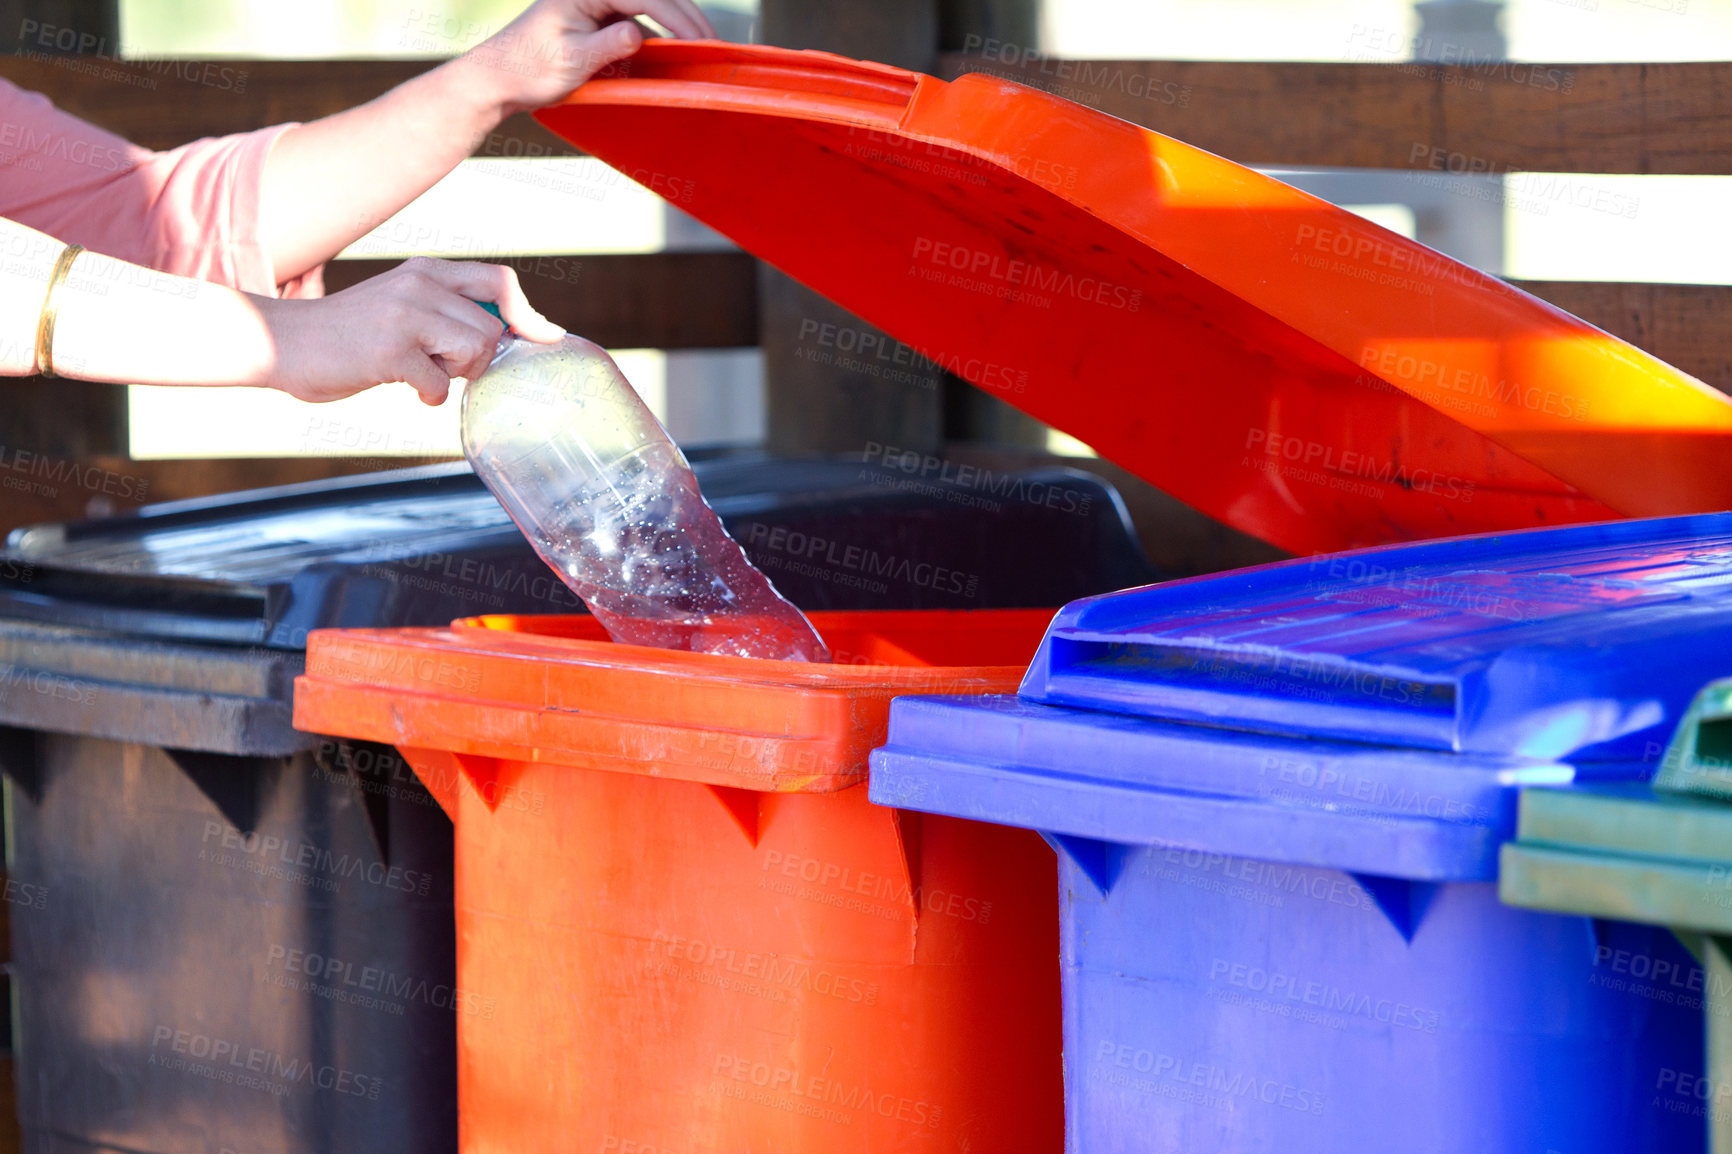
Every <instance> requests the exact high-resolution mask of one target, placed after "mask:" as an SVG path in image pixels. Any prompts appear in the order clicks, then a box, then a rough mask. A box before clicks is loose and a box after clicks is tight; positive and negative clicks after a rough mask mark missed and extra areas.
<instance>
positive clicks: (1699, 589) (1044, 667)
mask: <svg viewBox="0 0 1732 1154" xmlns="http://www.w3.org/2000/svg"><path fill="white" fill-rule="evenodd" d="M1721 673H1732V515H1727V514H1712V515H1704V516H1696V517H1681V518H1666V519H1656V520H1647V521H1629V522H1616V523H1609V524H1602V525H1587V526H1574V527H1569V528H1562V529H1545V530H1536V531H1529V532H1524V533H1514V534H1500V535H1494V536H1482V537H1472V538H1461V539H1456V540H1450V541H1439V542H1431V543H1427V544H1422V545H1404V546H1396V547H1389V548H1382V549H1376V550H1366V551H1361V552H1356V553H1348V554H1338V555H1334V556H1327V557H1319V558H1315V559H1309V560H1301V561H1294V562H1284V563H1281V564H1278V565H1271V566H1265V567H1262V568H1259V569H1253V570H1243V571H1240V572H1236V573H1230V574H1223V575H1218V576H1211V577H1203V578H1195V579H1191V580H1186V581H1176V582H1172V583H1169V584H1166V585H1161V586H1152V587H1148V588H1143V589H1135V590H1129V591H1126V592H1123V593H1116V594H1110V595H1108V596H1104V597H1095V598H1091V599H1088V600H1084V601H1078V602H1075V603H1073V604H1071V605H1069V606H1067V607H1066V608H1065V609H1064V610H1063V611H1061V612H1060V613H1059V615H1058V617H1057V618H1056V619H1055V620H1054V622H1053V624H1052V625H1051V627H1050V628H1049V630H1048V634H1047V638H1046V640H1045V642H1044V643H1043V645H1042V647H1041V650H1040V652H1039V654H1038V655H1037V657H1036V658H1035V661H1034V664H1033V665H1032V666H1031V668H1030V670H1029V673H1028V676H1027V678H1026V679H1025V681H1024V684H1023V687H1022V691H1021V695H1020V696H1018V697H1001V698H939V697H927V698H901V699H899V700H897V701H896V702H895V703H894V705H893V706H892V709H891V716H890V734H889V741H888V744H887V745H886V746H885V747H884V748H883V749H881V750H878V751H876V752H875V753H874V754H873V756H872V779H871V787H870V788H871V796H872V799H873V800H874V801H876V802H879V803H881V804H887V805H896V806H901V807H904V808H909V809H919V810H927V811H930V812H935V813H945V814H952V815H955V816H960V817H969V818H975V819H978V820H984V821H996V822H1001V823H1006V824H1012V825H1022V826H1027V827H1029V828H1033V829H1037V830H1040V831H1041V832H1042V833H1045V834H1047V835H1048V837H1049V840H1052V841H1053V842H1054V844H1055V845H1057V846H1059V848H1061V849H1062V850H1064V852H1066V853H1067V854H1068V855H1069V856H1070V857H1071V858H1072V859H1073V860H1075V861H1076V862H1077V864H1078V865H1079V866H1080V867H1081V868H1083V870H1084V871H1085V872H1086V873H1088V874H1089V876H1091V877H1093V878H1094V879H1095V880H1096V882H1097V883H1099V884H1100V885H1101V886H1102V888H1103V889H1104V888H1106V887H1107V886H1109V885H1110V884H1111V882H1112V879H1113V877H1114V876H1115V873H1116V869H1117V866H1116V864H1115V863H1116V862H1117V861H1118V860H1119V858H1120V857H1121V856H1122V853H1123V847H1125V846H1130V845H1166V846H1182V847H1191V848H1193V849H1196V850H1198V851H1202V852H1206V853H1210V854H1219V855H1230V856H1233V857H1237V858H1245V859H1253V860H1256V861H1264V862H1282V863H1292V864H1295V865H1309V866H1320V867H1324V868H1332V869H1341V870H1347V871H1351V872H1354V873H1356V874H1359V875H1361V878H1360V880H1361V882H1362V884H1365V885H1366V886H1367V888H1370V889H1373V890H1374V892H1376V893H1377V896H1378V900H1379V901H1380V902H1385V904H1386V908H1391V909H1400V908H1407V907H1408V905H1409V904H1410V900H1411V895H1410V894H1409V893H1408V891H1407V889H1405V888H1403V887H1406V886H1408V885H1409V884H1410V883H1431V882H1439V881H1450V880H1455V881H1462V880H1491V879H1493V878H1495V877H1496V876H1497V850H1498V846H1499V844H1500V843H1501V842H1503V841H1505V840H1507V839H1508V838H1509V837H1510V836H1511V835H1512V834H1513V832H1514V816H1515V798H1516V791H1517V789H1518V788H1519V787H1521V786H1525V785H1542V784H1547V785H1557V784H1565V783H1569V782H1574V781H1587V780H1594V781H1599V780H1631V779H1637V780H1640V779H1645V778H1647V777H1649V776H1651V774H1652V772H1653V770H1654V768H1655V766H1656V765H1657V764H1658V760H1659V757H1660V755H1661V753H1662V752H1663V750H1664V747H1665V744H1666V740H1667V738H1668V737H1669V735H1670V731H1671V728H1672V727H1673V726H1675V725H1676V724H1677V721H1678V719H1679V718H1680V717H1681V716H1682V715H1683V713H1684V711H1685V710H1686V708H1687V707H1688V706H1689V703H1690V700H1691V698H1692V696H1693V695H1694V693H1695V691H1696V690H1697V689H1698V688H1700V686H1701V685H1702V684H1703V683H1704V682H1706V681H1708V680H1710V679H1711V678H1713V677H1714V676H1715V675H1716V674H1721ZM1389 879H1400V881H1399V884H1398V883H1397V882H1393V881H1390V880H1389ZM1386 883H1387V884H1386ZM1379 886H1382V887H1384V888H1383V890H1377V887H1379ZM1390 887H1394V888H1393V889H1391V888H1390ZM1386 899H1387V901H1386ZM1392 916H1394V915H1393V914H1392Z"/></svg>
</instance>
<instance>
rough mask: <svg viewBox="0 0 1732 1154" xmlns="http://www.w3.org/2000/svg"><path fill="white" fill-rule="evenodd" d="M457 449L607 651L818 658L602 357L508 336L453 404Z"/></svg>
mask: <svg viewBox="0 0 1732 1154" xmlns="http://www.w3.org/2000/svg"><path fill="white" fill-rule="evenodd" d="M463 451H464V454H465V455H466V456H468V458H469V463H470V464H471V465H472V466H473V467H474V469H475V472H476V473H477V474H478V475H479V476H480V477H481V479H482V481H483V482H485V483H486V485H487V487H488V488H489V489H491V490H492V491H493V495H494V496H495V497H498V498H499V503H500V504H501V505H503V506H505V511H506V512H507V513H509V514H511V519H512V520H513V521H515V522H517V526H518V528H520V529H522V530H523V532H524V535H525V536H527V537H528V538H529V541H530V544H532V545H534V546H535V551H536V552H537V553H539V554H541V558H542V560H544V561H546V562H547V563H548V564H549V565H551V566H552V567H553V568H554V570H555V571H556V572H558V573H559V574H560V576H561V577H562V578H563V579H564V580H565V583H566V584H567V585H569V586H571V588H572V590H573V591H574V592H576V593H577V595H578V596H579V597H581V598H583V601H584V604H586V605H588V606H589V609H590V612H591V613H593V614H595V616H596V618H597V619H598V620H599V621H600V622H601V623H602V625H604V626H605V627H606V628H607V631H608V633H610V634H611V635H612V636H613V639H614V640H615V641H617V642H621V643H624V644H628V645H653V646H656V647H659V648H663V649H684V650H691V651H694V652H699V653H726V654H732V655H734V656H739V657H763V658H770V659H772V660H783V661H826V660H828V658H829V655H828V652H827V651H826V649H825V647H824V642H823V641H822V639H820V638H819V636H818V634H817V632H816V631H815V630H814V629H813V628H812V625H811V623H810V622H808V621H807V620H806V618H805V616H804V615H803V614H802V613H801V612H800V611H799V610H798V609H796V608H794V606H793V605H792V604H790V603H789V602H788V601H787V600H786V599H785V598H783V597H782V595H781V594H780V593H777V592H776V590H775V588H774V587H773V586H772V585H771V584H770V582H769V579H768V578H766V577H765V576H764V575H763V574H762V573H760V572H759V571H758V570H757V569H756V568H754V567H753V566H752V563H751V562H750V561H748V560H746V555H745V553H743V552H742V551H741V550H740V547H739V545H738V544H737V543H735V541H734V539H733V538H732V537H729V536H728V533H727V530H726V529H724V528H722V523H721V520H720V519H719V518H718V517H717V516H716V514H715V511H714V510H713V509H711V508H710V506H709V502H707V501H705V500H704V497H703V494H702V493H700V492H699V491H698V483H697V478H695V477H694V476H693V475H692V469H691V466H690V465H689V464H687V463H686V458H685V454H683V453H681V452H680V450H679V447H678V446H677V445H675V444H674V443H673V441H672V440H670V439H669V438H668V435H667V432H666V430H664V429H663V428H662V426H661V422H660V421H658V420H656V418H655V414H654V413H652V412H650V411H649V407H648V406H647V405H645V404H644V403H643V400H642V399H641V398H640V397H639V396H638V395H637V391H636V390H635V389H633V388H632V387H631V385H630V384H629V383H628V382H627V381H626V379H625V377H624V375H622V374H621V373H620V371H619V366H617V365H615V364H614V362H613V358H612V357H610V356H608V355H607V353H606V352H605V351H604V350H603V349H601V348H599V347H598V346H596V345H593V344H591V343H590V342H589V341H586V340H584V339H582V338H581V337H575V336H568V337H566V338H565V339H564V340H563V341H561V342H560V343H559V344H556V345H542V344H535V343H532V342H530V341H526V340H523V339H521V338H519V337H517V336H515V335H513V334H511V333H510V332H509V331H507V333H506V336H505V338H504V339H503V340H501V341H500V344H499V352H498V354H497V355H496V356H495V357H494V359H493V364H492V365H491V367H489V368H488V370H487V372H485V373H483V374H482V375H481V376H480V377H479V378H478V379H476V380H474V381H472V382H470V384H469V387H468V389H467V390H465V392H464V394H463Z"/></svg>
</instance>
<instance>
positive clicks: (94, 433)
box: [0, 0, 127, 458]
mask: <svg viewBox="0 0 1732 1154" xmlns="http://www.w3.org/2000/svg"><path fill="white" fill-rule="evenodd" d="M0 49H3V50H4V51H5V52H8V53H28V54H32V55H42V56H109V57H117V56H119V55H120V4H119V0H0ZM126 449H127V438H126V390H125V389H123V388H117V387H116V386H114V385H102V384H93V383H91V382H88V381H68V380H55V381H47V380H44V379H43V378H41V377H20V378H14V379H11V380H0V452H5V453H15V452H17V451H19V450H23V451H25V452H29V453H37V454H42V455H44V456H53V457H61V458H75V457H83V456H90V455H93V454H97V453H125V452H126Z"/></svg>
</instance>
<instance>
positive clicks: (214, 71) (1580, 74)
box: [0, 44, 1732, 174]
mask: <svg viewBox="0 0 1732 1154" xmlns="http://www.w3.org/2000/svg"><path fill="white" fill-rule="evenodd" d="M1343 54H1344V55H1351V54H1352V46H1351V45H1350V44H1344V46H1343ZM1016 59H1017V61H1018V62H1017V63H1012V64H1007V63H1003V62H1001V61H999V60H997V59H987V58H983V57H980V56H969V55H964V54H961V53H950V54H946V55H945V56H943V57H941V60H940V67H939V72H940V75H943V76H946V77H950V78H954V77H956V76H958V75H961V74H962V73H965V72H989V73H992V74H993V75H998V76H1003V77H1005V78H1007V79H1011V80H1017V81H1020V82H1022V83H1026V84H1030V85H1032V86H1034V87H1037V88H1042V89H1045V90H1047V91H1050V92H1054V93H1056V94H1058V95H1061V96H1064V97H1066V98H1068V99H1072V100H1076V101H1077V102H1079V103H1082V104H1087V105H1089V106H1091V107H1094V108H1098V109H1100V110H1102V111H1103V112H1108V113H1111V114H1112V115H1114V116H1120V117H1123V118H1124V119H1126V120H1131V121H1134V122H1136V123H1138V124H1143V125H1147V126H1148V127H1151V128H1154V129H1157V130H1159V131H1162V132H1166V133H1168V134H1170V135H1173V136H1177V137H1178V138H1180V139H1181V140H1185V141H1188V142H1189V143H1191V144H1195V145H1197V146H1198V147H1200V148H1206V149H1209V150H1210V151H1211V152H1217V153H1220V154H1221V155H1223V156H1228V157H1231V158H1232V159H1234V160H1237V161H1239V162H1241V163H1243V164H1296V165H1316V166H1335V165H1340V166H1347V167H1367V168H1403V169H1430V168H1436V169H1439V170H1441V171H1459V170H1462V169H1467V168H1472V169H1476V170H1489V171H1492V172H1503V171H1509V170H1525V171H1535V172H1570V173H1585V172H1592V173H1617V172H1629V173H1716V174H1732V62H1725V61H1710V62H1688V63H1666V64H1528V63H1523V62H1512V61H1493V62H1486V63H1467V64H1428V63H1417V62H1407V63H1358V62H1344V63H1292V62H1272V63H1271V62H1260V61H1195V60H1183V61H1173V60H1060V59H1055V58H1051V57H1034V58H1032V59H1030V60H1028V61H1026V62H1021V58H1020V56H1017V57H1016ZM435 63H437V62H436V61H428V60H155V61H117V60H111V59H107V58H103V57H49V56H35V55H20V56H5V57H0V76H5V77H6V78H8V79H10V80H12V81H13V82H15V83H17V84H19V85H22V86H23V87H26V88H33V89H36V90H38V91H42V92H45V93H47V94H48V95H49V96H50V97H52V98H53V99H54V100H55V101H56V102H57V103H58V104H60V105H61V106H62V107H64V108H66V109H68V110H69V111H72V112H75V113H77V114H78V115H80V116H83V117H85V118H87V119H89V120H92V121H94V122H95V123H97V124H100V125H102V126H103V127H105V128H109V129H112V130H114V131H116V132H119V133H121V134H122V135H124V136H126V137H128V138H129V139H132V140H136V141H137V142H138V143H140V144H143V145H146V146H148V147H151V148H165V147H172V146H173V145H177V144H182V143H185V142H186V141H188V140H192V139H195V138H197V137H200V136H213V135H222V134H225V133H230V132H242V131H247V130H249V129H254V128H261V127H264V126H265V125H268V124H276V123H279V122H281V121H284V120H311V119H314V118H316V117H319V116H324V115H327V114H329V113H332V112H338V111H341V110H342V109H344V108H348V107H351V106H353V105H355V104H359V103H361V102H363V101H366V100H370V99H372V98H373V97H374V96H377V95H379V94H380V93H381V92H384V91H385V90H386V89H388V88H390V87H392V86H393V85H395V84H398V83H400V82H402V81H404V80H407V79H408V78H409V77H411V76H414V75H416V74H418V73H420V72H422V71H424V70H425V69H427V68H429V67H431V66H432V65H433V64H435ZM573 152H574V150H573V149H572V148H571V147H570V146H569V145H566V144H565V143H564V142H562V141H560V140H559V139H558V138H557V137H554V136H553V135H552V134H550V133H548V132H546V131H545V130H543V129H542V128H541V127H540V126H538V125H536V124H535V123H534V122H533V121H531V120H530V119H529V118H528V117H527V116H518V117H514V118H512V119H511V120H510V121H507V122H506V124H505V125H504V126H502V127H501V129H500V130H499V132H498V133H496V134H495V136H494V137H493V138H491V139H490V140H488V141H487V142H484V143H483V145H482V146H481V148H480V149H479V150H478V155H524V154H526V153H527V154H530V155H571V154H573Z"/></svg>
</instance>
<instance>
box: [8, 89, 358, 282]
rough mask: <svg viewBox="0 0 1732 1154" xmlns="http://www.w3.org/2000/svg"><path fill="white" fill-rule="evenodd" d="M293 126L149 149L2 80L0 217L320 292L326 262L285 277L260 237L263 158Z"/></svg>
mask: <svg viewBox="0 0 1732 1154" xmlns="http://www.w3.org/2000/svg"><path fill="white" fill-rule="evenodd" d="M292 127H294V126H293V125H291V124H279V125H277V126H275V127H273V128H264V129H260V130H259V131H257V132H248V133H242V134H240V135H237V136H224V137H219V138H216V139H207V140H195V141H194V142H193V143H191V144H187V145H183V146H181V147H180V148H175V149H171V150H169V151H167V152H152V151H150V150H149V149H147V148H140V147H138V146H137V145H135V144H133V143H131V142H130V141H127V140H124V139H122V138H121V137H119V136H116V135H114V134H113V133H111V132H107V131H104V130H103V129H100V128H98V127H96V126H95V125H93V124H90V123H88V122H86V121H83V120H80V119H78V117H76V116H73V115H71V114H70V113H67V112H63V111H61V110H60V109H58V108H56V107H54V105H53V104H52V103H50V101H49V100H48V98H47V97H45V96H43V95H41V94H40V93H36V92H26V91H25V90H24V89H21V88H19V87H18V86H17V85H15V84H13V83H11V82H10V81H6V80H0V216H4V217H7V218H10V219H11V220H15V221H17V222H18V223H20V224H25V225H29V226H30V227H31V228H35V229H40V230H41V231H42V232H45V233H48V234H49V235H50V236H54V237H57V238H59V239H60V240H63V241H67V242H69V243H73V244H81V245H83V246H84V247H85V248H88V249H92V250H94V251H96V252H100V253H104V254H106V255H108V256H112V257H118V258H120V259H121V260H127V261H131V262H132V263H134V264H141V265H145V266H147V267H150V268H155V269H160V270H162V271H164V272H171V273H178V274H180V275H182V276H189V277H197V278H198V279H200V280H205V281H211V282H214V283H216V284H222V285H228V286H229V287H231V288H237V289H241V290H242V291H245V292H250V293H260V294H263V295H266V296H291V297H308V296H319V295H321V294H322V292H323V291H324V282H323V276H322V273H323V269H322V268H315V269H313V270H312V271H310V272H308V273H306V274H304V275H302V276H299V277H295V278H293V279H292V280H288V281H283V280H281V279H279V278H278V276H277V272H276V269H275V267H273V265H272V264H271V257H270V253H269V251H268V250H267V249H266V248H265V245H264V244H263V242H262V241H261V240H260V237H259V218H260V215H261V214H260V202H261V200H262V197H263V186H264V171H265V159H266V158H267V157H268V156H269V155H270V152H271V147H272V146H273V145H275V144H276V142H277V138H278V137H279V136H281V135H282V134H283V133H284V132H285V131H287V130H288V129H290V128H292Z"/></svg>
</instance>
